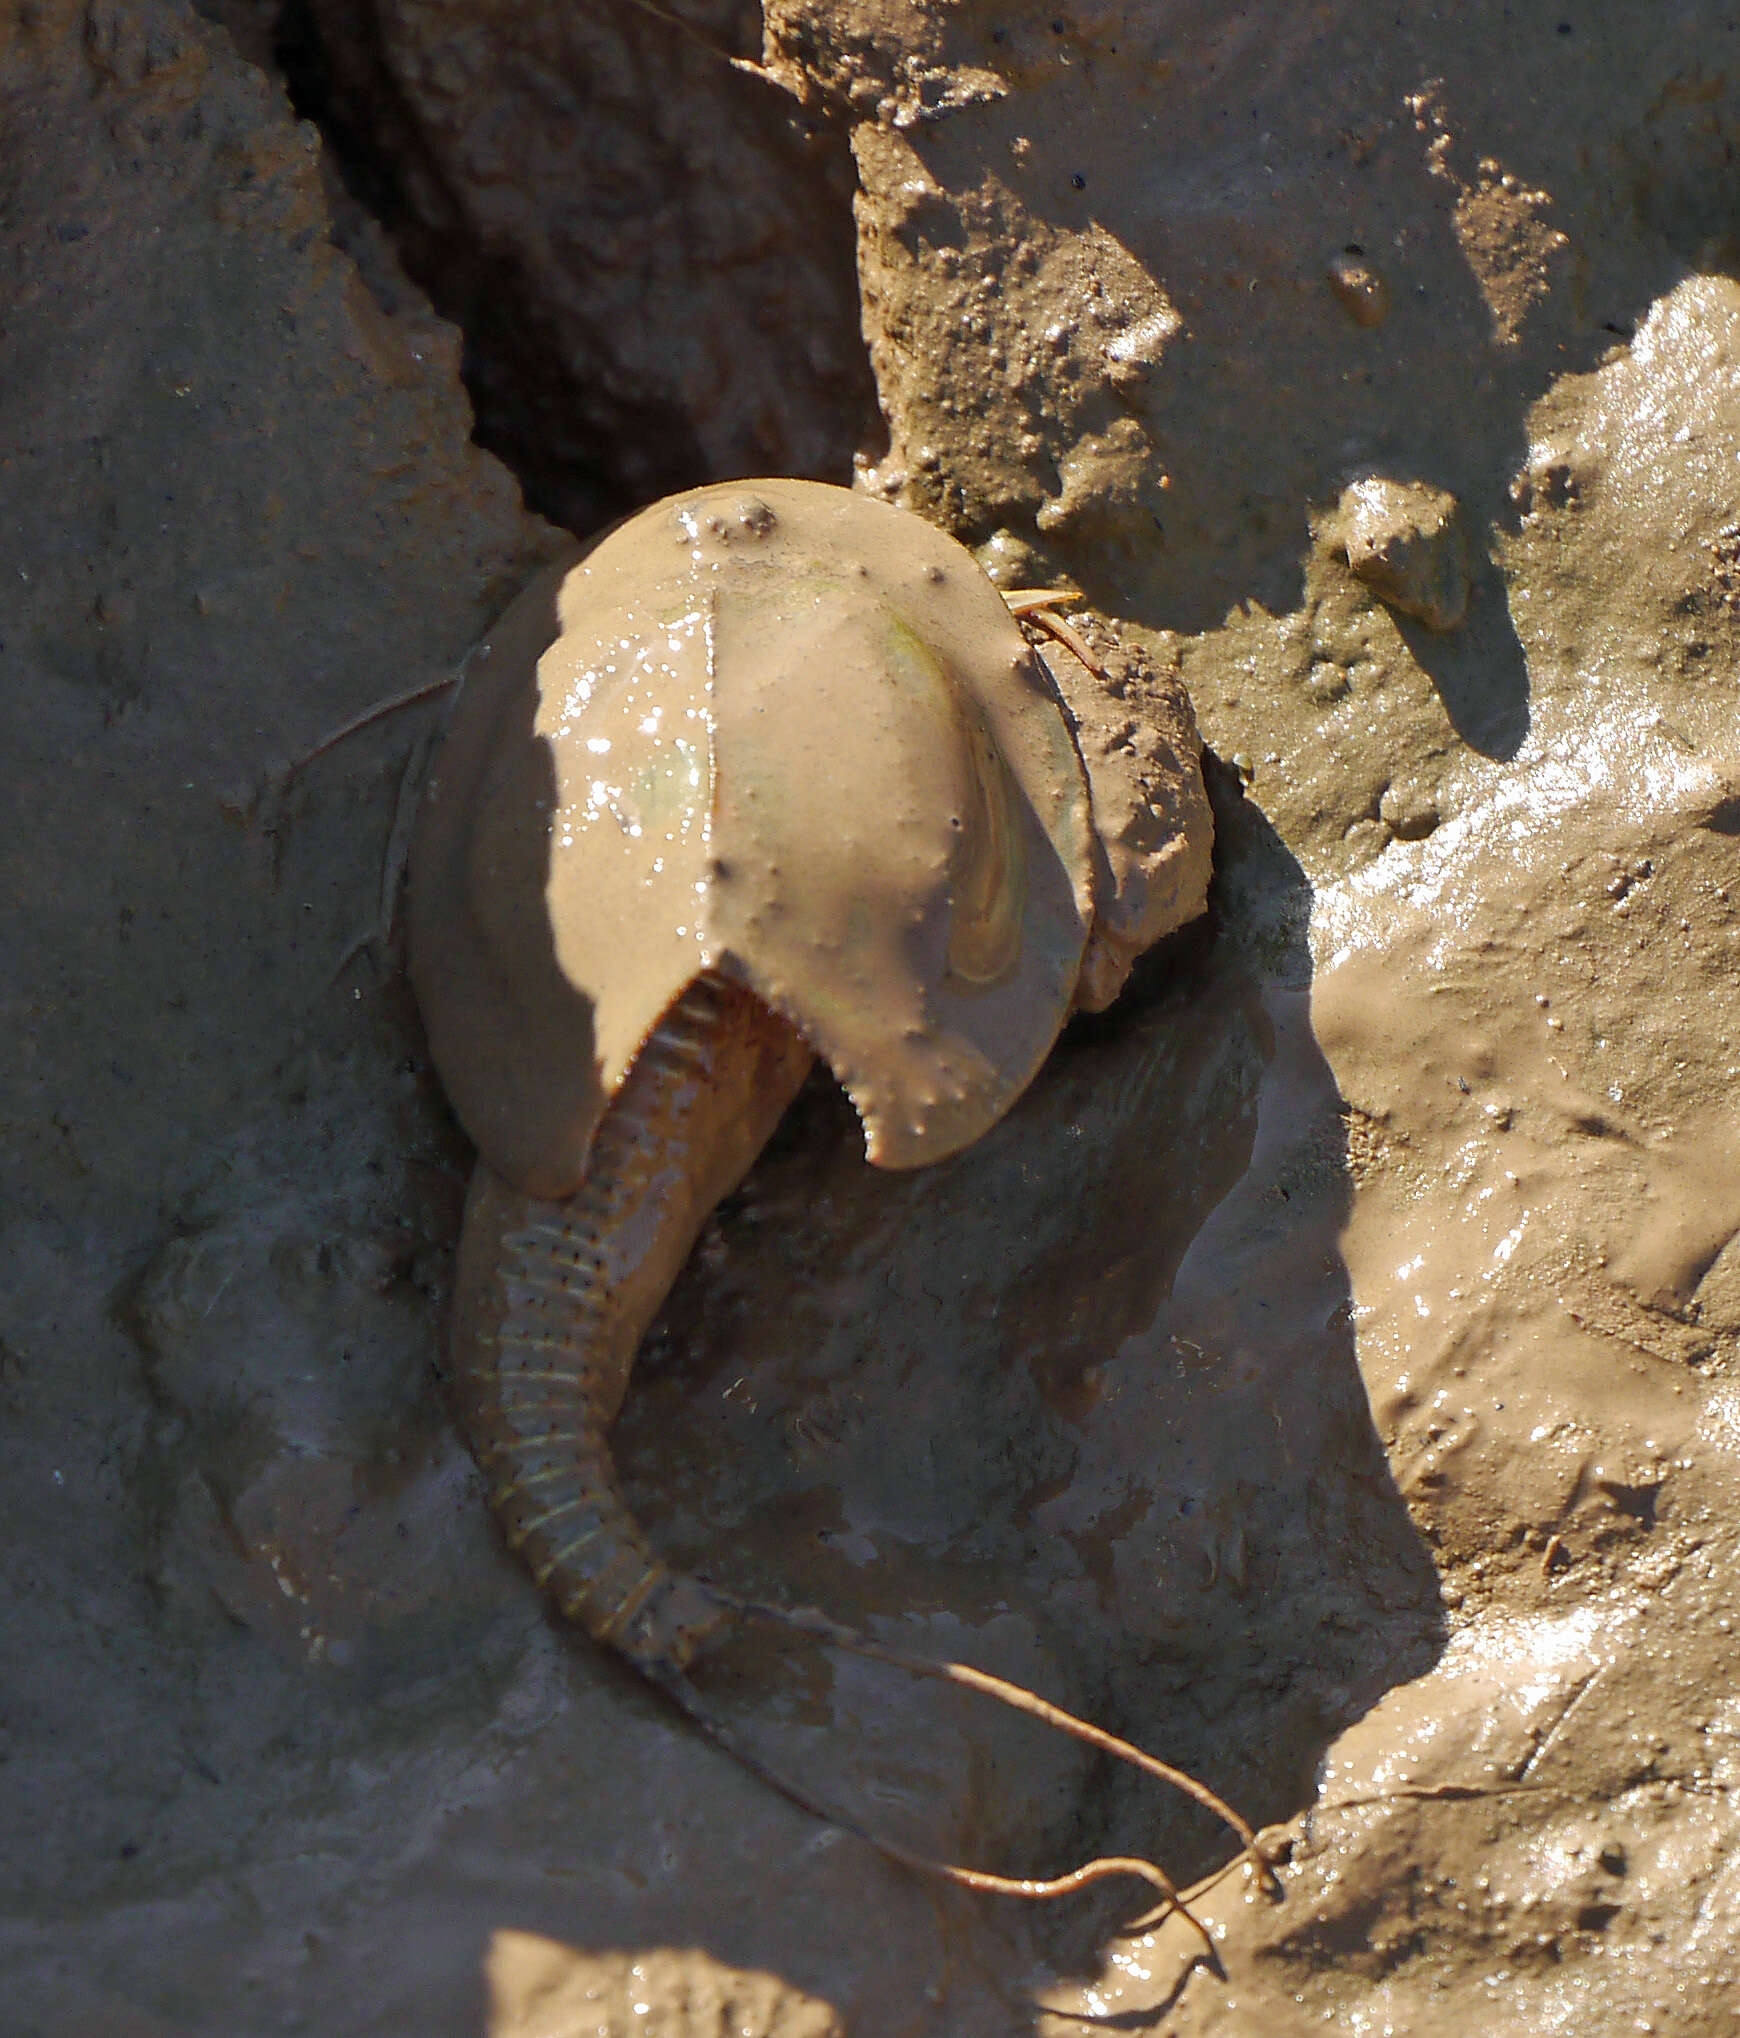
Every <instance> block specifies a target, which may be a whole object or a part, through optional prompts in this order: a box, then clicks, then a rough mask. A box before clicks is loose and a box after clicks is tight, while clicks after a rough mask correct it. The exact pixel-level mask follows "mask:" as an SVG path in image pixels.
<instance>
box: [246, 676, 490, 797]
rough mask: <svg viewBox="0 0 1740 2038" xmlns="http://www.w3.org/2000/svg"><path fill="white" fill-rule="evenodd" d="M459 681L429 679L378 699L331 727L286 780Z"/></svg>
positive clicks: (305, 751) (290, 771)
mask: <svg viewBox="0 0 1740 2038" xmlns="http://www.w3.org/2000/svg"><path fill="white" fill-rule="evenodd" d="M458 683H459V682H458V680H457V678H456V677H454V676H452V675H449V677H447V678H446V679H428V680H425V681H424V682H423V684H422V685H421V686H413V687H407V688H406V690H405V691H404V692H403V693H396V694H393V695H392V696H391V697H390V698H389V699H387V700H384V701H376V702H375V704H374V706H373V707H372V708H364V709H363V711H362V713H361V714H360V715H352V716H351V718H350V720H349V721H348V722H340V723H339V725H338V727H337V728H336V729H329V730H328V731H327V733H326V734H325V735H324V736H322V737H321V739H320V741H319V742H318V743H316V744H315V745H314V746H313V748H312V749H309V750H304V751H303V753H302V755H301V756H300V757H298V758H297V759H295V761H294V762H293V763H292V764H290V765H289V767H288V768H287V769H286V770H285V772H284V778H285V781H286V783H288V781H289V780H291V779H293V778H294V777H295V776H296V774H297V773H298V772H299V771H306V770H307V768H308V766H309V765H311V764H312V763H313V762H314V760H315V759H316V758H317V757H324V756H325V755H326V753H327V752H328V751H329V750H336V749H337V748H338V746H339V744H341V743H343V742H346V741H347V740H348V739H349V738H350V737H352V736H355V735H356V734H358V733H359V731H361V730H363V729H366V728H368V727H369V726H370V724H371V723H374V722H383V721H385V720H386V718H387V716H388V715H396V714H397V713H398V712H399V710H400V709H401V708H414V707H415V706H416V705H417V703H418V702H419V701H428V700H433V699H434V698H435V696H436V695H437V694H442V693H446V692H447V691H448V689H449V688H450V687H453V686H456V685H458Z"/></svg>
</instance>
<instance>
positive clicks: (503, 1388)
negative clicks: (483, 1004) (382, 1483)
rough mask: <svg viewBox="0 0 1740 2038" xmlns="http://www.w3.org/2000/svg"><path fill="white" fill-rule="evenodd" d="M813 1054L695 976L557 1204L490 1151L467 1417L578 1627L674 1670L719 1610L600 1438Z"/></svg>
mask: <svg viewBox="0 0 1740 2038" xmlns="http://www.w3.org/2000/svg"><path fill="white" fill-rule="evenodd" d="M809 1064H810V1054H809V1050H808V1049H807V1048H806V1047H805V1046H804V1045H803V1043H802V1041H801V1040H800V1039H799V1038H798V1036H797V1035H796V1034H795V1033H794V1032H793V1031H792V1029H791V1028H790V1027H789V1026H788V1025H786V1023H785V1022H784V1021H783V1020H782V1019H779V1018H777V1017H776V1016H775V1015H774V1014H772V1013H771V1012H769V1011H768V1009H767V1008H766V1006H764V1005H762V1004H761V1003H760V1001H759V1000H758V999H756V998H755V997H754V996H752V995H751V994H750V993H749V992H748V991H746V990H744V989H743V988H742V987H741V986H740V985H737V984H735V983H732V982H731V981H730V980H729V979H726V978H723V977H719V976H715V975H713V974H711V973H708V974H707V975H704V976H701V977H698V978H697V979H696V980H695V982H694V983H693V984H691V985H690V987H689V989H688V990H687V991H686V992H685V993H684V994H683V996H682V997H681V998H680V999H679V1000H678V1001H677V1003H676V1004H675V1005H673V1006H672V1007H671V1009H670V1011H669V1012H667V1013H666V1015H665V1017H664V1019H663V1020H662V1021H661V1022H660V1023H659V1025H658V1027H657V1028H656V1029H655V1030H654V1032H653V1033H652V1035H651V1037H650V1038H649V1039H648V1041H647V1043H646V1045H645V1046H644V1047H643V1048H642V1049H641V1051H640V1053H639V1055H638V1056H637V1057H636V1059H635V1062H634V1066H633V1067H632V1068H631V1069H630V1071H629V1073H628V1076H627V1078H626V1080H625V1081H624V1083H623V1086H622V1088H621V1090H620V1091H619V1092H618V1093H617V1095H616V1097H615V1099H614V1100H613V1102H612V1104H611V1106H610V1109H609V1110H608V1111H607V1112H606V1113H605V1116H604V1119H603V1121H602V1122H601V1123H600V1125H599V1128H598V1131H597V1133H596V1135H595V1136H594V1139H593V1143H592V1148H591V1152H590V1154H589V1155H588V1158H587V1165H586V1174H585V1177H584V1179H583V1180H582V1182H581V1184H580V1186H579V1188H578V1189H577V1190H576V1192H575V1193H574V1194H573V1195H572V1196H570V1197H569V1198H568V1199H567V1200H566V1201H565V1202H560V1203H550V1202H542V1201H540V1200H538V1199H537V1198H535V1197H530V1196H524V1195H521V1194H520V1193H519V1192H518V1191H517V1190H515V1189H513V1188H511V1187H510V1186H509V1185H508V1184H507V1183H505V1182H504V1181H502V1180H501V1178H500V1177H499V1176H497V1175H496V1174H494V1173H493V1172H492V1171H491V1170H490V1169H489V1168H488V1167H487V1166H486V1164H485V1163H484V1162H482V1161H479V1162H478V1164H477V1170H476V1173H475V1175H474V1176H473V1179H472V1187H471V1193H470V1196H469V1198H468V1199H467V1203H466V1213H465V1227H464V1233H463V1235H462V1237H461V1240H460V1252H459V1273H458V1281H457V1285H456V1290H455V1296H454V1333H453V1354H454V1364H455V1372H456V1384H457V1391H458V1398H459V1404H460V1414H461V1419H462V1420H463V1422H464V1425H465V1429H466V1434H467V1438H468V1440H469V1442H470V1444H471V1448H472V1450H473V1452H474V1453H475V1454H476V1457H477V1460H478V1462H479V1464H480V1465H481V1466H482V1467H483V1470H484V1473H485V1476H486V1477H487V1479H488V1481H489V1488H490V1499H491V1503H492V1505H493V1506H494V1508H495V1510H496V1513H497V1515H498V1516H499V1517H500V1520H501V1523H502V1526H503V1528H504V1530H505V1531H506V1533H507V1538H508V1541H509V1543H510V1544H511V1545H512V1546H513V1548H514V1549H516V1550H517V1551H518V1552H519V1553H520V1554H521V1556H522V1557H524V1559H525V1561H526V1563H527V1565H528V1566H529V1567H530V1569H531V1571H532V1575H533V1576H534V1577H535V1578H536V1579H537V1581H538V1583H539V1584H540V1585H542V1586H543V1587H545V1589H546V1590H547V1591H548V1592H549V1593H550V1594H551V1596H552V1597H553V1598H554V1599H555V1601H556V1604H557V1605H558V1606H559V1607H560V1608H561V1610H562V1612H563V1613H564V1614H565V1615H567V1617H568V1618H569V1619H570V1620H574V1621H577V1622H579V1623H580V1625H581V1626H583V1627H584V1628H585V1629H586V1630H587V1632H588V1633H589V1634H591V1635H593V1636H594V1637H595V1638H596V1639H598V1640H599V1641H605V1642H609V1643H611V1644H613V1645H614V1646H615V1647H616V1648H618V1649H620V1650H621V1651H622V1652H623V1653H624V1654H625V1655H627V1656H628V1657H629V1658H630V1659H631V1660H633V1661H635V1662H637V1663H642V1664H646V1663H661V1664H665V1665H673V1664H674V1665H675V1666H677V1667H679V1668H680V1667H682V1666H683V1665H684V1664H686V1663H687V1662H688V1661H689V1660H690V1659H691V1657H692V1656H693V1655H694V1653H695V1650H696V1649H697V1647H699V1645H700V1644H701V1643H702V1642H703V1641H704V1640H705V1638H706V1636H707V1635H708V1634H709V1633H711V1632H712V1631H713V1630H714V1629H715V1628H717V1627H718V1626H719V1625H720V1624H721V1621H722V1616H721V1614H720V1611H719V1609H718V1607H717V1606H716V1604H715V1603H714V1602H713V1601H712V1600H711V1599H710V1597H709V1596H708V1594H707V1593H706V1591H705V1588H704V1587H702V1586H701V1585H699V1584H698V1583H697V1582H696V1581H695V1580H693V1579H689V1578H685V1577H683V1576H681V1575H680V1574H679V1573H676V1572H673V1571H672V1570H671V1569H670V1567H669V1566H668V1565H666V1564H665V1563H664V1562H663V1561H662V1560H661V1559H660V1558H659V1557H658V1556H657V1555H655V1553H654V1552H653V1550H652V1549H651V1547H650V1545H649V1544H648V1543H647V1540H646V1537H645V1535H644V1534H643V1533H642V1531H641V1528H640V1526H639V1524H638V1523H637V1522H636V1521H635V1520H634V1518H633V1516H632V1515H631V1514H630V1513H629V1511H628V1509H627V1507H626V1506H625V1505H624V1504H623V1501H622V1498H621V1495H620V1493H619V1491H618V1489H617V1480H616V1467H615V1463H614V1461H613V1459H612V1457H611V1452H610V1446H609V1439H608V1432H609V1427H610V1424H611V1422H612V1421H613V1420H614V1419H615V1416H616V1412H617V1410H618V1409H619V1408H620V1407H621V1405H622V1398H623V1395H624V1393H625V1392H626V1390H627V1387H628V1376H629V1370H630V1368H631V1367H632V1365H633V1363H634V1354H635V1349H636V1347H637V1346H638V1345H639V1343H640V1340H641V1338H642V1336H643V1335H644V1334H645V1331H646V1329H647V1326H648V1325H649V1324H650V1323H651V1321H652V1319H653V1317H654V1316H655V1315H656V1314H657V1312H658V1309H659V1305H660V1303H661V1302H662V1301H663V1300H664V1297H665V1295H666V1293H667V1292H668V1290H669V1288H670V1285H671V1283H672V1281H673V1280H675V1278H676V1276H677V1272H678V1270H679V1269H680V1268H681V1266H682V1264H683V1262H684V1260H685V1259H687V1258H688V1255H689V1251H690V1248H691V1247H692V1246H693V1244H694V1242H695V1238H696V1235H697V1234H698V1233H699V1231H700V1229H701V1226H702V1225H703V1224H704V1223H705V1222H706V1219H707V1215H708V1212H709V1211H710V1210H711V1209H712V1208H713V1206H714V1204H715V1203H717V1202H718V1201H719V1199H720V1198H721V1197H722V1196H725V1195H727V1194H729V1193H730V1191H731V1190H732V1189H733V1188H735V1187H736V1185H737V1183H738V1182H739V1181H740V1180H741V1179H742V1178H743V1176H744V1174H745V1173H746V1172H747V1171H748V1169H749V1166H750V1164H751V1162H753V1160H754V1159H755V1156H756V1154H757V1153H759V1152H760V1150H761V1148H762V1146H763V1144H764V1143H765V1142H766V1139H767V1137H768V1134H769V1133H771V1132H772V1130H773V1128H774V1126H775V1125H776V1124H777V1123H778V1122H779V1118H780V1115H781V1113H782V1112H783V1111H784V1110H785V1107H786V1105H787V1104H788V1103H789V1102H790V1100H791V1098H792V1097H793V1096H794V1095H795V1094H796V1092H797V1089H798V1087H799V1085H800V1084H801V1083H802V1081H803V1079H804V1075H805V1073H806V1071H807V1070H808V1068H809Z"/></svg>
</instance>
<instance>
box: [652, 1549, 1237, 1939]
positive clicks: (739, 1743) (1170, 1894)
mask: <svg viewBox="0 0 1740 2038" xmlns="http://www.w3.org/2000/svg"><path fill="white" fill-rule="evenodd" d="M709 1589H711V1588H709ZM718 1596H719V1598H720V1599H721V1600H722V1601H724V1602H725V1603H726V1604H727V1605H731V1606H733V1607H735V1608H736V1609H737V1610H738V1611H740V1612H747V1613H759V1612H768V1613H772V1614H775V1615H776V1616H777V1612H778V1610H777V1609H775V1608H761V1607H756V1606H754V1605H752V1604H751V1603H749V1602H747V1601H733V1600H730V1599H728V1598H727V1597H726V1595H725V1594H723V1593H721V1594H719V1595H718ZM639 1667H640V1668H641V1670H642V1673H643V1674H644V1675H645V1676H646V1677H647V1678H649V1679H650V1680H651V1681H652V1682H653V1683H654V1684H656V1685H657V1686H658V1688H659V1689H660V1690H661V1691H662V1692H664V1693H665V1695H666V1696H667V1697H668V1698H670V1699H671V1700H672V1701H673V1702H674V1703H675V1704H677V1705H678V1706H680V1707H681V1708H682V1710H683V1711H684V1712H685V1713H687V1714H688V1716H689V1718H690V1719H692V1720H693V1721H694V1722H695V1723H696V1725H697V1726H699V1727H701V1728H702V1729H703V1730H704V1731H705V1732H706V1733H707V1734H708V1735H709V1736H710V1737H711V1738H712V1739H713V1740H714V1741H715V1742H717V1743H718V1745H719V1746H720V1747H721V1748H723V1749H724V1750H725V1752H726V1753H727V1754H728V1755H729V1756H731V1758H732V1759H733V1760H734V1761H736V1762H738V1763H741V1765H742V1766H743V1767H744V1768H745V1769H747V1770H748V1771H749V1773H750V1775H752V1776H754V1777H756V1778H757V1779H758V1780H759V1781H760V1782H762V1783H765V1784H766V1785H767V1786H768V1788H769V1789H770V1790H774V1791H777V1792H778V1793H779V1795H780V1796H781V1797H783V1798H784V1799H785V1800H786V1801H787V1802H788V1803H789V1804H794V1805H796V1806H797V1808H798V1809H799V1811H802V1812H807V1813H808V1814H809V1815H810V1817H811V1818H814V1819H821V1820H822V1821H823V1822H824V1823H825V1824H827V1825H830V1826H838V1827H839V1829H840V1830H841V1832H843V1833H850V1834H851V1835H852V1837H853V1839H855V1840H861V1841H862V1842H863V1843H864V1845H865V1846H867V1847H872V1848H874V1849H875V1850H876V1852H877V1853H878V1854H880V1855H882V1856H883V1857H884V1859H886V1860H889V1861H893V1862H896V1863H898V1865H899V1866H900V1867H902V1868H910V1869H914V1870H916V1871H917V1872H918V1873H920V1874H922V1875H934V1876H939V1877H941V1878H942V1879H943V1880H944V1881H946V1882H952V1883H955V1884H957V1885H958V1886H959V1887H960V1888H962V1889H976V1890H983V1891H987V1892H989V1893H990V1894H992V1895H994V1896H1017V1897H1027V1898H1030V1899H1034V1900H1038V1901H1043V1900H1045V1899H1046V1898H1049V1897H1057V1896H1071V1895H1073V1894H1074V1893H1075V1891H1077V1890H1079V1889H1086V1888H1088V1887H1089V1886H1090V1885H1091V1884H1093V1883H1096V1882H1105V1881H1107V1880H1108V1879H1109V1878H1110V1877H1112V1876H1116V1875H1130V1876H1135V1877H1136V1878H1137V1879H1138V1880H1139V1881H1142V1882H1145V1883H1147V1884H1148V1885H1149V1887H1150V1888H1152V1889H1157V1890H1158V1891H1159V1892H1160V1896H1161V1901H1160V1902H1159V1903H1158V1904H1156V1905H1155V1907H1154V1908H1153V1909H1152V1910H1151V1911H1145V1912H1144V1913H1143V1914H1142V1916H1141V1917H1140V1918H1138V1919H1137V1920H1136V1921H1135V1922H1134V1923H1133V1924H1130V1925H1126V1926H1125V1927H1123V1930H1125V1931H1126V1932H1130V1931H1144V1930H1146V1929H1147V1928H1148V1926H1150V1925H1151V1924H1154V1923H1156V1922H1158V1920H1160V1919H1161V1918H1165V1917H1169V1916H1170V1915H1171V1914H1172V1913H1173V1912H1176V1913H1177V1914H1178V1916H1179V1917H1181V1918H1182V1919H1183V1920H1184V1921H1185V1923H1186V1924H1187V1925H1189V1927H1190V1929H1191V1930H1192V1931H1193V1932H1194V1933H1195V1934H1196V1935H1197V1937H1198V1938H1199V1939H1200V1940H1201V1941H1202V1943H1203V1947H1204V1949H1205V1950H1206V1951H1207V1953H1208V1956H1209V1958H1210V1959H1211V1960H1214V1959H1216V1958H1217V1957H1218V1956H1217V1955H1216V1953H1215V1949H1214V1940H1213V1938H1212V1937H1211V1936H1210V1934H1209V1930H1208V1927H1207V1926H1206V1925H1204V1924H1203V1922H1202V1920H1201V1919H1200V1918H1198V1917H1197V1916H1196V1915H1195V1913H1194V1912H1193V1911H1192V1910H1191V1909H1190V1906H1189V1905H1188V1904H1187V1903H1186V1902H1185V1900H1184V1898H1183V1897H1182V1896H1181V1895H1180V1894H1179V1892H1178V1885H1177V1884H1176V1883H1175V1882H1174V1881H1173V1880H1172V1878H1171V1877H1170V1876H1169V1875H1168V1874H1167V1873H1166V1871H1165V1870H1164V1869H1163V1868H1160V1867H1158V1866H1156V1864H1155V1863H1154V1862H1152V1861H1143V1860H1140V1859H1138V1858H1137V1857H1136V1856H1135V1855H1125V1854H1106V1855H1101V1856H1100V1857H1098V1858H1097V1859H1096V1860H1093V1861H1087V1862H1084V1863H1083V1864H1082V1866H1081V1867H1080V1868H1074V1869H1071V1870H1070V1872H1069V1873H1068V1874H1067V1875H1055V1876H1050V1877H1044V1878H1039V1877H1029V1876H1014V1875H993V1874H991V1873H990V1872H989V1871H988V1870H987V1869H982V1868H962V1867H959V1866H957V1864H956V1863H954V1862H952V1861H938V1860H936V1859H935V1858H934V1857H933V1856H931V1855H929V1854H919V1853H916V1852H915V1851H914V1850H913V1849H912V1848H910V1847H903V1846H901V1844H900V1843H899V1841H897V1840H889V1839H885V1838H883V1837H882V1836H881V1835H880V1834H877V1833H872V1832H871V1831H869V1829H868V1828H867V1827H865V1826H862V1825H860V1824H859V1823H858V1821H857V1820H856V1819H854V1818H853V1817H851V1816H850V1814H849V1813H846V1812H843V1811H841V1809H840V1808H839V1806H838V1805H835V1804H831V1803H830V1802H829V1801H828V1800H827V1799H826V1798H824V1797H818V1796H817V1795H816V1793H815V1792H813V1791H811V1790H808V1789H806V1788H805V1787H804V1786H803V1785H802V1784H799V1783H794V1782H793V1781H792V1780H791V1778H790V1777H788V1776H786V1775H784V1774H782V1773H781V1772H780V1771H779V1770H777V1769H774V1768H772V1767H771V1766H770V1765H769V1764H768V1763H767V1762H766V1761H765V1760H764V1759H763V1758H762V1757H761V1756H760V1755H758V1754H757V1753H756V1752H755V1750H754V1749H753V1748H751V1747H750V1745H749V1744H748V1742H747V1741H745V1740H744V1739H743V1737H742V1736H741V1735H740V1734H739V1733H738V1731H737V1729H736V1728H735V1727H734V1726H732V1725H731V1723H730V1722H729V1721H728V1720H726V1719H725V1718H723V1717H722V1716H721V1715H720V1713H718V1712H717V1711H716V1710H715V1709H714V1708H713V1707H712V1706H710V1705H709V1704H708V1703H707V1701H706V1700H705V1699H704V1698H703V1697H702V1696H701V1694H700V1692H698V1691H697V1690H696V1689H695V1687H694V1685H693V1684H691V1683H690V1682H689V1680H688V1678H687V1677H685V1676H684V1675H683V1674H682V1672H681V1671H679V1670H674V1669H671V1668H669V1667H667V1666H665V1665H662V1664H642V1665H641V1666H639ZM1041 1702H1043V1701H1041Z"/></svg>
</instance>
